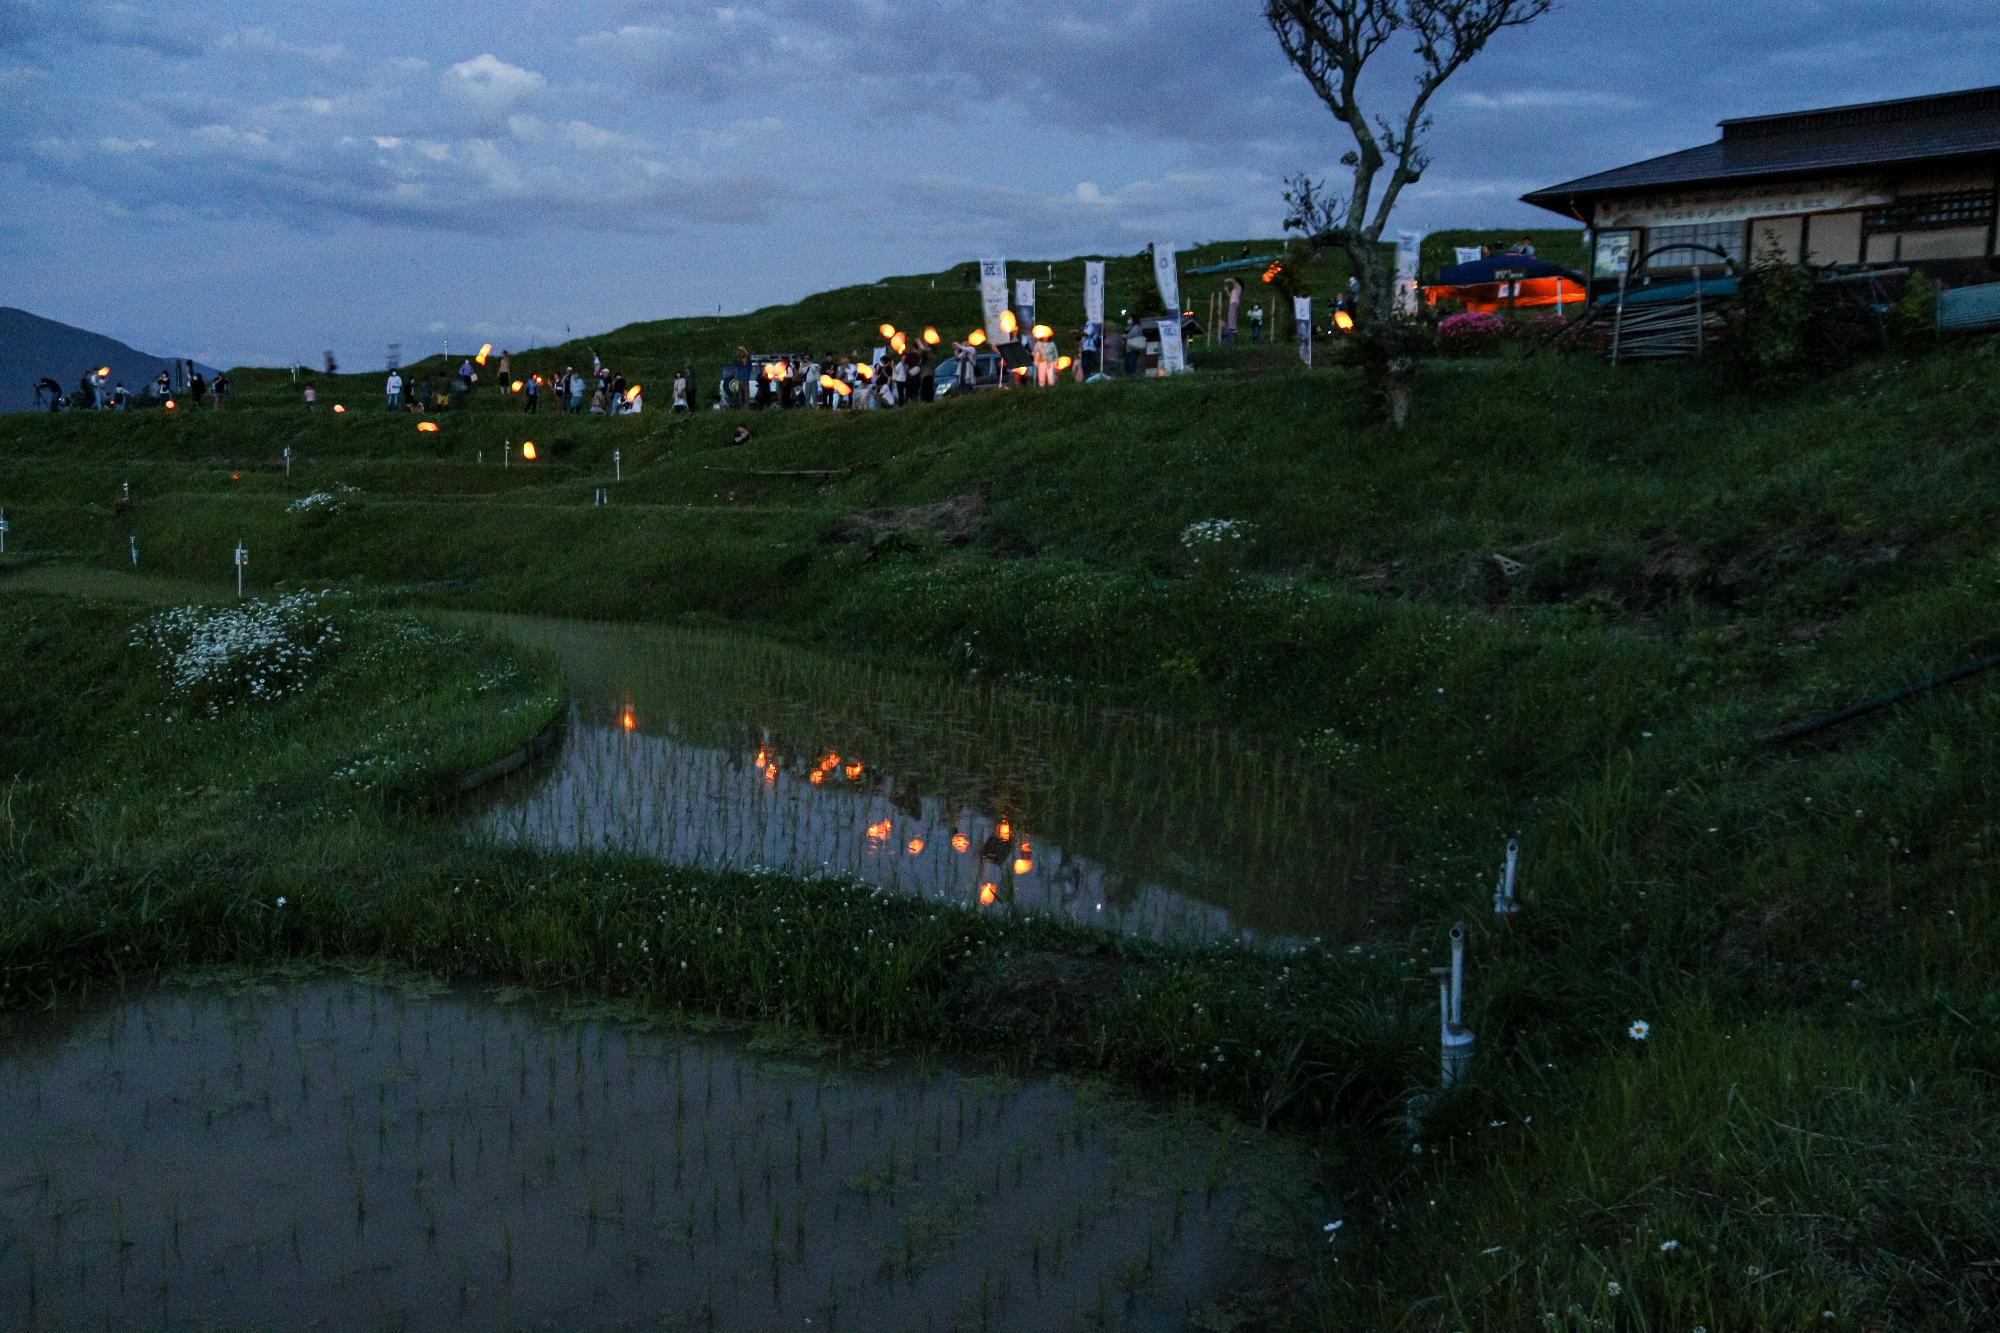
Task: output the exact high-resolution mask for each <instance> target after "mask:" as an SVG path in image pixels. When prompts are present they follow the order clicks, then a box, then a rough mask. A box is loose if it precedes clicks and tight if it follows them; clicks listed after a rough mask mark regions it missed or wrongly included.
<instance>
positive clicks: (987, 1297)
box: [0, 978, 1316, 1331]
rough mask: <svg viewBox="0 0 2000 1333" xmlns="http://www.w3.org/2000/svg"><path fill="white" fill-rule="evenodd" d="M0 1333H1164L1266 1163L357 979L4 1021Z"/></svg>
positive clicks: (1300, 1220)
mask: <svg viewBox="0 0 2000 1333" xmlns="http://www.w3.org/2000/svg"><path fill="white" fill-rule="evenodd" d="M0 1123H4V1124H5V1126H6V1131H5V1136H6V1143H7V1151H6V1153H5V1154H4V1157H0V1327H4V1328H8V1329H72V1328H77V1329H81V1328H92V1329H96V1328H106V1327H118V1328H132V1327H148V1328H197V1327H200V1328H207V1327H218V1326H222V1327H229V1328H303V1327H327V1328H369V1329H375V1328H384V1329H433V1328H446V1327H475V1328H496V1329H512V1328H523V1329H526V1328H565V1329H568V1328H580V1327H590V1328H613V1327H642V1326H643V1327H646V1328H660V1327H665V1328H685V1329H727V1330H754V1329H779V1328H786V1329H800V1328H807V1327H813V1328H824V1329H831V1330H838V1329H843V1328H845V1329H870V1330H874V1329H891V1328H893V1329H913V1330H914V1329H934V1330H940V1331H941V1330H947V1329H967V1330H971V1329H1036V1330H1041V1329H1072V1328H1074V1329H1084V1328H1090V1329H1106V1328H1120V1329H1122V1328H1131V1329H1147V1328H1178V1327H1182V1326H1184V1325H1185V1324H1186V1323H1187V1322H1188V1321H1189V1320H1190V1318H1191V1317H1192V1316H1193V1314H1194V1313H1195V1312H1196V1311H1197V1310H1199V1309H1200V1308H1202V1307H1203V1306H1204V1304H1205V1303H1206V1302H1209V1301H1210V1300H1212V1299H1214V1298H1215V1297H1216V1296H1217V1295H1218V1294H1220V1293H1223V1292H1225V1291H1228V1290H1230V1289H1232V1288H1234V1287H1238V1286H1240V1284H1242V1283H1244V1282H1246V1281H1249V1282H1253V1283H1254V1282H1255V1281H1257V1280H1258V1274H1259V1272H1260V1271H1261V1270H1260V1268H1259V1266H1258V1261H1257V1260H1256V1259H1254V1258H1252V1257H1251V1256H1250V1254H1249V1253H1248V1248H1249V1246H1248V1243H1249V1242H1250V1241H1252V1240H1254V1239H1255V1238H1256V1237H1257V1236H1259V1235H1260V1234H1266V1233H1268V1234H1273V1235H1284V1236H1291V1237H1296V1236H1297V1235H1299V1234H1300V1233H1301V1232H1310V1231H1311V1230H1312V1228H1313V1223H1314V1221H1315V1220H1316V1219H1315V1216H1314V1214H1313V1213H1312V1212H1311V1211H1310V1210H1309V1205H1310V1203H1311V1201H1310V1200H1308V1199H1305V1198H1304V1197H1303V1195H1304V1192H1305V1191H1304V1187H1303V1186H1302V1185H1301V1182H1302V1181H1303V1180H1305V1179H1306V1178H1307V1175H1308V1173H1307V1172H1305V1171H1303V1170H1301V1169H1300V1168H1299V1165H1298V1164H1297V1163H1296V1162H1294V1161H1290V1160H1287V1159H1286V1158H1285V1157H1284V1156H1283V1151H1282V1150H1281V1149H1277V1148H1274V1147H1272V1146H1270V1145H1268V1144H1259V1143H1257V1142H1256V1141H1254V1140H1249V1139H1232V1138H1229V1137H1225V1136H1224V1135H1223V1134H1221V1133H1219V1132H1217V1131H1213V1130H1209V1129H1204V1128H1201V1127H1198V1126H1195V1125H1192V1124H1187V1123H1175V1122H1173V1121H1172V1120H1170V1119H1168V1118H1165V1117H1163V1116H1161V1115H1159V1114H1156V1113H1154V1112H1152V1111H1150V1110H1148V1109H1145V1108H1143V1107H1141V1106H1139V1105H1137V1104H1135V1103H1131V1102H1126V1101H1122V1100H1118V1099H1115V1098H1109V1097H1104V1096H1099V1095H1096V1094H1094V1093H1091V1092H1089V1091H1086V1090H1080V1089H1078V1088H1076V1087H1074V1086H1070V1085H1066V1084H1060V1083H1051V1082H1024V1083H1019V1082H1010V1081H1007V1080H1002V1079H995V1078H988V1077H977V1076H974V1075H971V1074H967V1073H964V1072H957V1071H953V1070H948V1069H938V1068H923V1067H870V1066H854V1065H847V1066H842V1065H838V1064H835V1063H832V1062H829V1061H825V1060H819V1059H810V1058H806V1057H802V1056H800V1055H797V1054H787V1053H785V1052H760V1051H759V1050H758V1049H757V1047H756V1044H755V1043H750V1044H744V1043H741V1042H733V1041H725V1040H723V1039H720V1038H715V1037H699V1036H685V1035H674V1034H670V1033H664V1032H659V1031H653V1030H649V1029H645V1028H642V1027H635V1026H633V1025H630V1024H626V1023H621V1022H620V1021H618V1020H617V1019H615V1018H614V1017H611V1016H609V1015H605V1014H575V1013H572V1014H553V1013H551V1012H549V1011H547V1010H542V1009H538V1008H535V1007H532V1006H527V1005H518V1004H516V1005H506V1004H500V1003H496V1002H494V1001H493V1000H492V999H485V998H478V997H474V996H470V995H466V994H462V993H445V992H438V991H433V990H427V989H423V988H420V987H414V986H409V985H406V986H404V987H402V988H400V989H399V988H396V987H391V986H387V985H384V984H381V983H379V982H369V981H363V980H357V979H345V978H343V979H338V980H315V981H309V982H296V983H288V984H285V985H282V986H257V987H238V988H237V989H235V990H234V991H221V990H216V989H200V990H180V991H174V990H169V991H161V992H155V993H152V994H149V995H148V996H146V997H144V998H140V999H136V1000H131V1001H127V1002H123V1003H119V1004H116V1005H113V1006H109V1007H99V1008H97V1009H95V1010H93V1011H88V1012H85V1013H83V1014H77V1015H70V1016H67V1017H64V1018H60V1019H56V1018H48V1017H41V1018H33V1019H11V1020H4V1025H0Z"/></svg>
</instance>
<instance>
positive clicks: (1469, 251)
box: [1452, 245, 1486, 264]
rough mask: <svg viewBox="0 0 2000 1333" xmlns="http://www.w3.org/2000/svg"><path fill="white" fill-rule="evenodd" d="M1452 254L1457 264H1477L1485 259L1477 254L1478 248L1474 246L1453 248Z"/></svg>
mask: <svg viewBox="0 0 2000 1333" xmlns="http://www.w3.org/2000/svg"><path fill="white" fill-rule="evenodd" d="M1452 253H1453V254H1455V255H1457V256H1458V262H1459V263H1461V264H1477V263H1478V262H1479V261H1480V260H1482V259H1484V258H1485V257H1486V256H1484V255H1482V254H1480V253H1479V247H1478V246H1476V245H1459V246H1454V247H1452Z"/></svg>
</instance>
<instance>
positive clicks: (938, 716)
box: [474, 618, 1381, 943]
mask: <svg viewBox="0 0 2000 1333" xmlns="http://www.w3.org/2000/svg"><path fill="white" fill-rule="evenodd" d="M482 623H483V624H485V625H487V626H488V627H490V628H495V629H498V630H499V631H500V632H502V633H504V634H506V635H507V636H508V637H511V638H513V639H516V640H518V641H520V642H523V643H526V644H529V645H532V646H536V647H540V648H543V649H546V650H548V651H551V652H553V653H554V654H555V655H556V656H557V657H558V658H559V659H560V661H561V664H562V668H563V674H564V677H565V679H566V681H567V682H568V684H569V686H570V688H571V690H572V692H573V694H574V697H575V700H576V705H575V711H574V714H573V716H572V719H571V726H570V728H569V731H568V733H567V735H566V736H565V738H564V741H563V744H562V747H561V750H560V753H559V754H558V755H557V756H556V757H555V759H554V760H553V762H551V763H548V764H545V765H543V766H541V767H539V768H537V769H535V770H533V771H531V772H529V773H526V774H523V775H522V776H520V777H519V778H516V779H514V780H512V781H510V782H509V783H507V784H505V785H503V786H502V787H500V788H498V789H496V791H495V792H493V793H492V794H491V795H490V797H489V799H488V801H487V803H486V805H485V807H484V808H483V809H482V811H481V812H480V814H479V815H478V817H477V818H476V820H475V821H474V822H475V826H476V827H477V828H478V829H479V830H480V831H481V832H483V833H484V834H487V835H490V836H494V837H498V838H502V839H510V840H521V841H529V842H534V843H538V844H542V845H550V846H563V847H609V848H618V849H622V850H629V851H636V852H640V853H643V854H647V855H652V856H656V857H659V858H661V859H664V860H668V861H673V862H698V863H704V864H712V865H722V866H732V867H745V866H751V865H762V866H768V867H772V868H776V869H782V870H788V871H795V872H801V873H813V872H818V871H823V870H832V871H837V872H842V873H847V874H854V875H859V876H861V877H863V878H865V879H867V880H870V881H872V882H874V883H878V884H882V885H884V886H887V887H890V888H894V889H897V890H900V891H903V892H907V893H912V894H920V895H923V896H925V897H928V898H934V899H939V900H948V901H954V902H960V903H964V904H967V905H972V906H978V907H983V908H988V909H991V910H998V911H1004V910H1009V909H1010V908H1014V909H1020V910H1025V911H1034V912H1042V913H1049V914H1056V915H1061V916H1065V917H1068V918H1070V919H1072V920H1076V921H1080V922H1087V923H1091V924H1096V925H1102V926H1105V927H1108V928H1111V929H1116V930H1123V931H1128V932H1132V933H1137V934H1144V935H1148V936H1153V937H1162V938H1165V937H1171V938H1180V939H1197V940H1213V939H1222V938H1228V939H1237V940H1242V941H1261V942H1267V943H1271V942H1276V943H1284V942H1287V941H1290V940H1292V939H1295V938H1297V937H1303V936H1312V935H1322V936H1330V937H1337V936H1341V935H1347V934H1352V933H1355V932H1357V931H1359V930H1360V929H1362V928H1363V927H1364V926H1365V924H1366V920H1367V916H1368V912H1369V910H1370V908H1371V906H1372V901H1371V893H1370V886H1371V883H1372V878H1371V873H1372V869H1373V867H1375V866H1376V865H1379V863H1380V859H1381V858H1380V852H1379V848H1378V839H1377V837H1376V834H1375V831H1374V829H1373V826H1372V825H1371V823H1370V821H1369V820H1368V818H1367V812H1366V810H1365V808H1364V807H1363V805H1362V803H1361V802H1360V801H1358V800H1357V799H1355V798H1353V797H1352V796H1349V795H1344V794H1342V793H1340V792H1337V791H1334V790H1332V789H1331V788H1330V786H1329V784H1328V783H1327V781H1326V779H1325V777H1324V775H1323V774H1321V773H1318V772H1316V771H1315V770H1313V769H1312V768H1311V766H1309V765H1307V764H1304V763H1302V762H1300V761H1299V760H1298V759H1297V758H1296V757H1295V756H1291V755H1287V754H1284V753H1277V752H1272V751H1268V750H1263V749H1259V748H1256V747H1254V746H1249V745H1246V744H1243V743H1241V742H1238V741H1235V740H1232V739H1231V738H1229V737H1228V736H1227V735H1225V734H1222V733H1218V732H1214V731H1209V730H1203V729H1199V728H1191V727H1186V726H1181V725H1176V724H1171V723H1167V722H1164V721H1161V720H1160V719H1157V718H1152V717H1146V716H1142V715H1136V714H1130V713H1116V712H1100V711H1095V710H1091V709H1086V708H1080V707H1075V706H1067V705H1058V704H1052V703H1050V702H1048V701H1046V700H1043V699H1040V698H1037V697H1035V696H1033V695H1030V694H1027V693H1022V692H1017V691H1011V690H1005V689H993V688H987V687H984V686H969V685H966V684H963V683H960V682H957V681H955V680H952V679H949V678H945V677H943V676H940V675H937V674H920V673H913V672H901V671H895V670H887V669H882V668H878V667H872V666H866V665H858V664H856V663H854V662H852V661H848V660H843V659H841V658H838V657H835V656H831V655H827V654H822V653H816V652H808V651H804V650H800V649H795V648H790V647H785V646H782V645H777V644H773V643H771V642H768V641H765V640H760V639H754V638H749V637H745V636H736V635H728V634H718V633H712V632H702V633H694V632H687V631H678V630H668V629H660V628H653V627H634V626H605V625H590V624H583V623H579V622H565V621H547V620H534V619H521V618H506V619H502V620H498V621H486V622H482Z"/></svg>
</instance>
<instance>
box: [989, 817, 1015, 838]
mask: <svg viewBox="0 0 2000 1333" xmlns="http://www.w3.org/2000/svg"><path fill="white" fill-rule="evenodd" d="M993 836H994V837H996V838H998V839H1000V841H1002V842H1012V841H1014V826H1013V825H1012V824H1009V823H1008V822H1007V821H1006V820H1004V819H1003V820H1001V821H1000V822H999V823H998V824H996V825H994V827H993Z"/></svg>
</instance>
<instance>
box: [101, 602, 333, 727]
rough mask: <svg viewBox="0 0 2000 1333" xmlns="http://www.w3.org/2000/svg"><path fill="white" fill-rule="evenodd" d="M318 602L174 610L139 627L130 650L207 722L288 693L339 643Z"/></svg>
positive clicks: (303, 681) (198, 607)
mask: <svg viewBox="0 0 2000 1333" xmlns="http://www.w3.org/2000/svg"><path fill="white" fill-rule="evenodd" d="M322 600H323V598H322V595H321V594H318V593H310V592H297V593H292V594H290V595H289V596H286V597H281V598H279V599H278V600H277V601H275V602H247V603H244V604H243V605H240V606H226V607H207V606H181V607H176V608H174V609H173V610H171V611H163V612H161V613H160V614H159V615H156V616H154V617H153V618H152V619H150V620H148V621H146V622H145V623H144V624H142V625H140V626H139V628H138V629H137V630H136V631H135V632H134V634H133V636H132V643H133V646H134V647H138V648H144V649H149V650H151V651H152V652H153V653H154V654H156V656H157V658H158V661H159V666H160V672H161V674H162V675H163V676H164V677H165V678H166V682H167V688H168V690H169V691H170V692H171V693H173V694H174V695H175V696H177V697H179V698H181V699H183V700H185V701H186V702H187V703H188V704H189V705H190V706H192V707H193V708H194V709H195V710H196V711H198V712H204V713H206V714H208V715H209V716H210V717H215V716H217V715H219V714H220V713H221V712H222V710H223V709H225V708H232V707H236V706H238V705H241V704H247V703H254V702H259V701H262V700H268V699H277V698H281V697H283V696H285V695H287V694H292V693H295V692H296V691H297V690H298V689H299V688H300V687H302V686H303V685H304V684H305V682H306V680H307V679H308V678H309V677H310V676H311V674H312V672H313V670H314V668H316V667H318V666H319V665H320V664H321V663H322V662H323V661H324V660H325V659H326V657H327V656H328V655H329V654H330V653H332V652H333V651H334V650H335V649H336V648H337V647H338V646H339V644H340V635H339V633H338V632H337V631H336V630H335V628H334V624H333V621H332V619H330V618H329V617H328V616H327V615H326V614H325V612H324V611H323V610H322V609H321V603H322Z"/></svg>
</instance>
